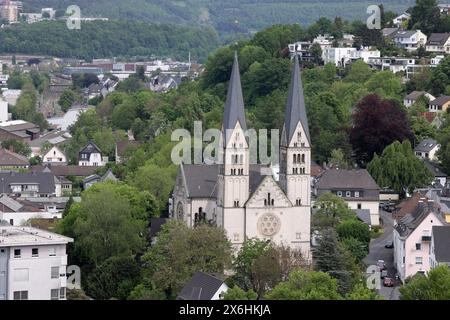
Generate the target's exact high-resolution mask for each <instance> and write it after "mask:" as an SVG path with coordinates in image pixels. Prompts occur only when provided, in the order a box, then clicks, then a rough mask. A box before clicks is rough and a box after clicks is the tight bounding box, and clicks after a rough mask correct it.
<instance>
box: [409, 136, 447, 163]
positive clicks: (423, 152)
mask: <svg viewBox="0 0 450 320" xmlns="http://www.w3.org/2000/svg"><path fill="white" fill-rule="evenodd" d="M440 147H441V145H440V144H439V143H438V142H437V141H436V140H434V139H425V140H423V141H422V142H421V143H419V144H418V145H417V146H416V147H415V148H414V153H415V154H416V156H418V157H419V158H422V159H428V160H431V161H435V160H437V157H436V153H437V152H438V151H439V149H440Z"/></svg>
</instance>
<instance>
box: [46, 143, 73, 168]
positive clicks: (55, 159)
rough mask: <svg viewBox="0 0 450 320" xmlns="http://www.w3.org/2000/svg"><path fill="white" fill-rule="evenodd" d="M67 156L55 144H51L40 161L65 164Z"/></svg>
mask: <svg viewBox="0 0 450 320" xmlns="http://www.w3.org/2000/svg"><path fill="white" fill-rule="evenodd" d="M67 162H68V161H67V157H66V155H65V154H64V152H62V151H61V150H60V149H59V148H58V147H57V146H53V147H52V148H51V149H50V150H49V151H48V152H47V153H46V154H45V155H44V157H43V158H42V163H44V164H52V165H67Z"/></svg>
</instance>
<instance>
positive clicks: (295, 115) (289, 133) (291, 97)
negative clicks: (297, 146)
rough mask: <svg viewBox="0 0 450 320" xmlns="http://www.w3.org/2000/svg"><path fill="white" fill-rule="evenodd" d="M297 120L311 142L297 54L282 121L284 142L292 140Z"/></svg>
mask: <svg viewBox="0 0 450 320" xmlns="http://www.w3.org/2000/svg"><path fill="white" fill-rule="evenodd" d="M299 122H300V123H301V124H302V127H303V130H304V131H305V134H306V138H307V139H308V141H309V142H311V139H310V135H309V126H308V117H307V115H306V107H305V98H304V96H303V84H302V78H301V75H300V65H299V62H298V56H297V55H296V56H295V57H294V69H293V71H292V78H291V84H290V86H289V93H288V100H287V105H286V114H285V122H284V129H285V134H286V139H287V141H286V143H289V142H290V141H291V140H292V137H293V135H294V133H295V130H296V128H297V124H298V123H299Z"/></svg>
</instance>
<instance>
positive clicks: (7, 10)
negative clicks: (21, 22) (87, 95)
mask: <svg viewBox="0 0 450 320" xmlns="http://www.w3.org/2000/svg"><path fill="white" fill-rule="evenodd" d="M18 17H19V9H18V7H17V4H15V3H14V2H13V1H9V0H6V1H5V2H4V3H3V4H2V5H0V18H2V19H5V20H7V21H8V22H9V23H15V22H17V20H18Z"/></svg>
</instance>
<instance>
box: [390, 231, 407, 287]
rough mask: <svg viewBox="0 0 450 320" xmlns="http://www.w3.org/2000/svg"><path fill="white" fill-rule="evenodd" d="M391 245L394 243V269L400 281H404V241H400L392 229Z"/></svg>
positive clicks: (397, 234)
mask: <svg viewBox="0 0 450 320" xmlns="http://www.w3.org/2000/svg"><path fill="white" fill-rule="evenodd" d="M393 243H394V267H395V269H396V270H397V273H398V275H399V277H400V279H402V281H403V279H405V264H404V262H403V258H404V257H405V241H404V239H402V238H401V237H400V235H399V233H398V232H397V230H395V229H394V231H393Z"/></svg>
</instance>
